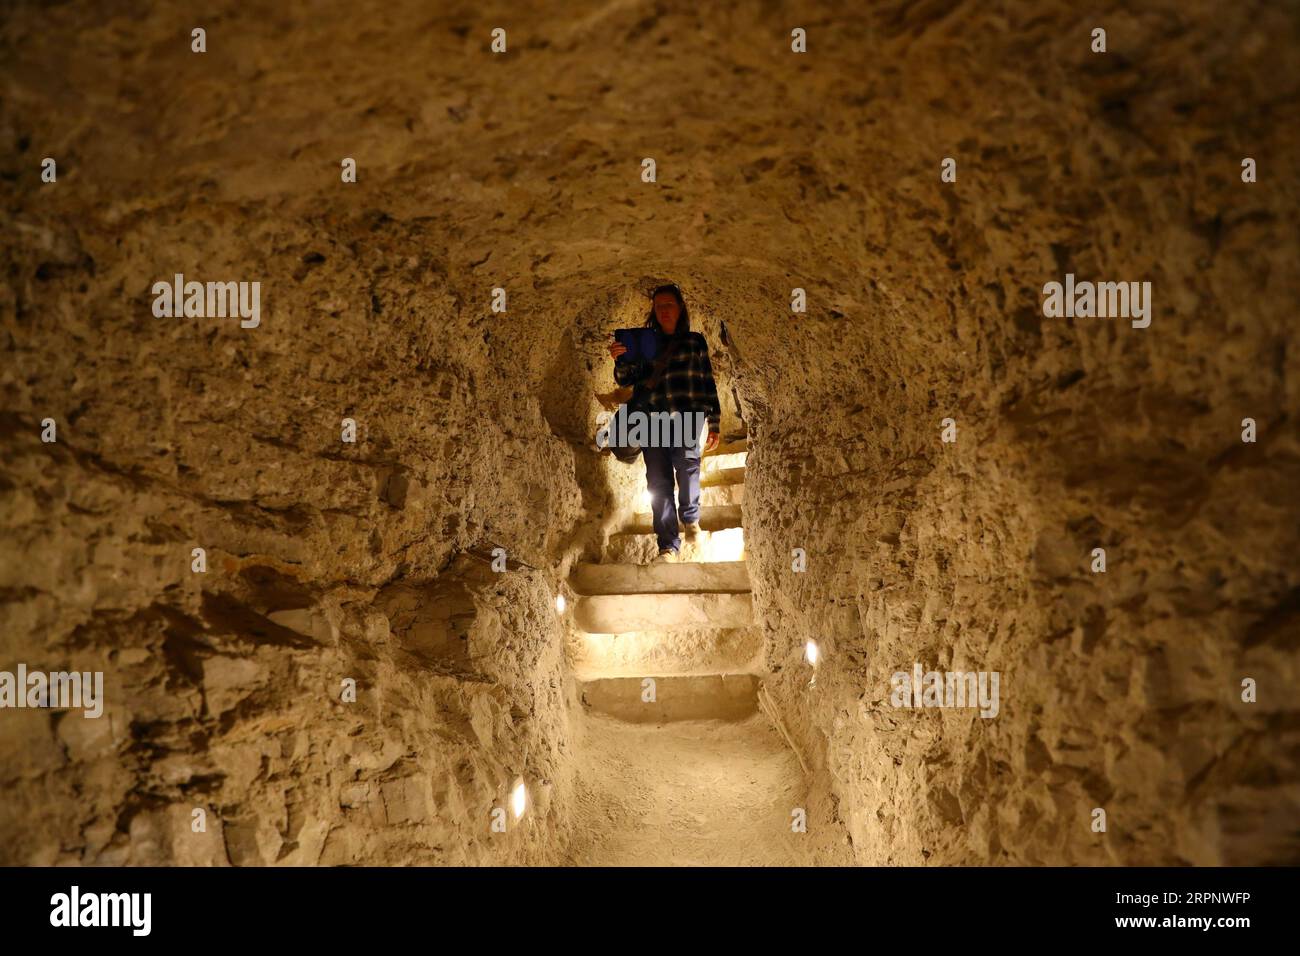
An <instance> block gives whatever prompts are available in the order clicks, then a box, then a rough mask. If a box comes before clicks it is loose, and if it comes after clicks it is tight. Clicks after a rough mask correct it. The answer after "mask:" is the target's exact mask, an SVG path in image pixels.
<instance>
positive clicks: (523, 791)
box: [510, 777, 528, 820]
mask: <svg viewBox="0 0 1300 956" xmlns="http://www.w3.org/2000/svg"><path fill="white" fill-rule="evenodd" d="M527 806H528V787H526V786H525V785H524V778H523V777H516V778H515V784H514V786H513V787H511V788H510V812H511V813H513V814H514V817H515V819H516V820H518V819H519V818H520V817H522V816H523V815H524V810H525V809H526V808H527Z"/></svg>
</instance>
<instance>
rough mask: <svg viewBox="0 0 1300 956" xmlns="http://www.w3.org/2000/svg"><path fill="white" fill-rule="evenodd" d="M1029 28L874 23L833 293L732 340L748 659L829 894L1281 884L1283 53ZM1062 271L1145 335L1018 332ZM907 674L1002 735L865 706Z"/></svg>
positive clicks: (1293, 854) (1048, 18) (1287, 226)
mask: <svg viewBox="0 0 1300 956" xmlns="http://www.w3.org/2000/svg"><path fill="white" fill-rule="evenodd" d="M1038 9H1039V8H1038V7H1037V6H1036V7H1035V11H1037V10H1038ZM1051 10H1052V11H1053V12H1052V13H1049V12H1047V9H1046V8H1044V9H1043V12H1041V13H1038V12H1035V13H1032V14H1031V13H1029V12H1028V11H1027V10H1026V9H1023V8H1018V7H1006V8H998V7H993V8H990V7H988V5H983V4H959V5H945V6H944V8H943V11H942V15H939V16H931V15H928V14H927V11H926V8H924V7H912V8H910V9H904V7H903V6H902V5H897V6H896V5H889V9H887V10H882V11H880V12H879V15H878V17H877V18H876V19H875V25H876V30H874V31H873V33H872V40H871V41H870V47H869V48H870V50H871V55H869V56H867V57H866V62H868V63H871V64H872V65H873V69H872V70H870V71H869V72H870V75H871V79H865V80H864V81H863V85H865V86H867V87H868V89H869V90H870V92H869V93H866V94H864V98H865V99H866V101H867V103H868V105H867V106H866V110H867V112H868V113H869V114H870V115H871V116H872V119H873V120H874V125H873V127H872V137H871V141H870V143H869V144H865V145H864V149H863V152H861V153H860V154H859V155H858V156H857V157H856V158H855V168H856V171H857V175H858V177H859V181H860V183H861V185H862V188H863V190H864V192H865V193H866V194H867V196H869V197H870V199H869V200H868V201H869V203H870V205H871V209H872V211H873V212H875V213H877V214H876V215H870V214H869V215H867V216H865V217H864V219H863V221H862V227H861V228H860V230H858V231H856V233H855V234H854V235H853V238H854V239H856V240H857V243H858V245H859V247H860V248H862V249H865V250H866V252H867V257H866V262H865V263H864V267H863V269H862V286H861V298H860V299H859V300H858V304H857V305H856V307H854V308H853V309H852V310H845V311H846V312H847V313H848V314H846V315H845V316H844V317H843V318H835V319H834V320H833V321H832V320H831V317H828V316H825V315H824V314H823V315H821V316H818V317H817V319H815V320H814V321H812V322H809V323H804V324H802V326H801V327H798V330H797V331H793V332H792V333H791V334H790V338H791V339H793V340H795V341H799V340H807V339H812V340H814V341H815V342H816V344H815V345H812V346H811V347H806V348H805V349H804V350H802V351H800V352H798V353H797V355H796V357H795V358H794V359H793V361H791V359H790V358H789V356H790V354H791V353H790V349H789V348H787V346H786V343H785V342H782V343H770V342H768V341H767V340H759V339H753V340H751V341H749V343H748V346H749V352H750V354H752V355H753V356H754V357H755V365H754V369H753V371H752V372H751V373H749V374H747V375H745V376H744V381H745V382H746V383H749V382H753V383H755V391H756V394H759V395H764V394H766V395H767V396H768V398H767V400H768V401H769V402H770V403H771V406H772V407H771V410H770V415H769V417H768V423H767V424H766V425H765V426H764V427H763V429H762V430H761V432H760V440H759V441H758V443H757V447H758V451H757V452H756V453H755V454H754V455H752V456H751V461H750V465H749V473H750V484H751V487H750V488H749V489H747V497H746V524H747V526H748V528H749V536H750V540H749V547H750V549H751V556H752V560H753V562H754V563H755V565H756V566H757V568H758V569H759V571H758V573H757V574H756V575H755V577H756V578H757V580H758V581H759V582H760V583H759V584H758V585H757V588H758V590H757V600H758V601H759V603H760V605H762V606H765V608H766V613H765V623H766V626H767V628H768V633H769V646H768V653H769V663H770V664H771V665H772V667H773V668H774V669H776V670H778V674H777V680H778V681H779V683H780V686H781V689H782V690H783V692H784V693H783V695H782V696H783V697H784V700H785V702H786V706H787V707H788V708H789V709H790V711H791V712H792V714H793V715H794V717H793V723H795V724H796V725H798V726H800V727H801V728H803V731H804V735H805V736H804V739H805V741H806V745H807V746H808V747H809V748H810V749H811V750H813V751H815V752H817V753H818V754H819V755H820V760H822V761H823V764H822V765H823V766H824V767H825V769H826V771H827V772H828V773H829V774H830V776H831V778H832V779H833V781H834V790H835V792H836V794H837V795H838V797H839V799H840V807H841V813H842V814H843V816H844V818H845V819H846V820H847V822H848V823H849V826H850V830H851V833H852V836H853V840H854V844H855V849H856V853H857V856H858V859H859V860H861V861H863V862H869V863H886V862H889V863H905V864H922V863H926V862H929V863H932V864H934V863H969V862H975V861H994V862H1006V863H1020V864H1025V863H1029V864H1034V863H1070V864H1078V863H1082V864H1106V863H1123V864H1136V863H1145V864H1158V863H1195V864H1220V863H1230V864H1231V863H1266V862H1282V861H1289V862H1295V861H1296V860H1297V858H1300V844H1298V843H1297V842H1296V837H1295V821H1296V819H1297V818H1298V817H1300V766H1298V765H1297V763H1296V756H1295V755H1296V752H1297V751H1296V743H1297V717H1300V713H1298V712H1297V710H1296V700H1297V697H1296V689H1297V683H1298V682H1297V672H1296V668H1297V663H1296V653H1295V652H1296V649H1297V646H1296V635H1297V633H1298V632H1297V618H1296V609H1297V603H1296V601H1297V595H1298V594H1300V591H1298V590H1297V586H1298V585H1300V573H1298V572H1297V571H1296V568H1295V563H1294V560H1293V556H1294V554H1295V553H1296V546H1297V538H1298V534H1297V521H1296V496H1295V490H1294V489H1295V488H1296V487H1300V454H1298V453H1300V444H1297V441H1296V438H1295V423H1296V419H1297V412H1298V411H1300V404H1298V400H1297V399H1298V396H1297V388H1298V387H1300V386H1298V382H1300V379H1298V378H1297V372H1298V371H1300V368H1298V362H1297V355H1296V351H1295V348H1294V344H1293V343H1291V342H1289V341H1288V339H1289V338H1290V337H1291V336H1292V335H1293V334H1294V329H1295V319H1294V315H1293V312H1294V306H1295V303H1296V301H1297V293H1298V292H1300V287H1298V283H1297V270H1296V266H1295V257H1296V251H1297V242H1296V238H1295V235H1294V230H1293V229H1292V228H1291V223H1292V222H1293V221H1294V218H1295V209H1296V198H1297V197H1296V187H1295V183H1294V177H1292V176H1291V170H1290V168H1289V165H1288V162H1289V161H1288V160H1287V158H1286V157H1288V156H1289V155H1291V154H1292V153H1293V151H1294V147H1295V145H1296V139H1295V129H1296V125H1295V92H1296V88H1297V83H1296V78H1297V70H1296V66H1297V61H1296V56H1297V45H1296V38H1297V31H1296V22H1295V20H1294V19H1293V18H1292V17H1291V16H1289V15H1283V14H1281V13H1279V12H1278V11H1276V10H1270V9H1268V8H1267V7H1266V6H1253V5H1246V6H1243V7H1237V8H1233V9H1231V10H1225V9H1222V8H1213V10H1212V8H1211V7H1210V6H1208V5H1199V4H1193V5H1190V6H1189V5H1186V4H1179V5H1177V6H1174V5H1169V6H1164V5H1161V6H1159V7H1157V8H1153V9H1150V10H1148V11H1147V12H1145V13H1141V14H1127V13H1119V12H1118V11H1115V12H1113V13H1107V12H1105V11H1096V12H1094V13H1090V14H1089V15H1088V16H1086V17H1081V16H1072V15H1069V14H1066V13H1064V12H1063V11H1062V10H1061V8H1059V7H1056V6H1053V7H1052V8H1051ZM934 12H935V11H931V13H934ZM1094 25H1102V26H1107V27H1109V28H1110V29H1109V49H1110V52H1109V53H1108V54H1107V55H1106V56H1105V57H1102V56H1097V55H1094V54H1092V53H1091V52H1090V51H1089V48H1088V37H1089V30H1090V29H1091V27H1092V26H1094ZM938 64H943V68H942V69H940V68H938ZM846 95H847V94H846ZM882 101H887V102H888V107H887V108H886V107H884V106H881V105H880V104H881V102H882ZM873 104H874V105H873ZM827 114H828V115H830V114H831V110H830V109H829V108H828V109H827ZM949 155H950V156H954V157H957V158H958V170H959V173H958V178H957V182H955V183H951V184H942V183H940V182H939V177H938V158H939V157H942V156H949ZM1247 156H1250V157H1254V158H1255V159H1256V160H1257V161H1258V162H1259V164H1260V166H1261V168H1263V167H1264V166H1271V167H1273V169H1274V174H1272V175H1270V176H1269V177H1268V178H1267V179H1261V180H1260V182H1259V183H1257V184H1246V183H1243V182H1242V180H1241V178H1240V172H1241V166H1240V163H1241V160H1242V158H1243V157H1247ZM838 175H841V176H845V177H847V176H848V175H850V171H849V170H844V171H842V172H840V173H839V174H838ZM843 238H844V241H845V243H846V245H849V244H851V241H850V238H849V235H848V234H846V235H844V236H843ZM1067 272H1073V273H1075V274H1076V275H1077V276H1078V278H1079V279H1092V280H1106V279H1111V280H1140V279H1142V280H1150V281H1151V282H1152V284H1153V293H1152V300H1153V303H1154V307H1153V317H1152V321H1151V325H1150V327H1149V328H1146V329H1138V328H1133V327H1132V325H1131V324H1130V322H1129V321H1127V320H1126V319H1123V318H1105V319H1103V318H1073V319H1066V318H1057V319H1052V318H1045V317H1044V314H1043V311H1042V308H1041V303H1042V295H1041V289H1042V287H1043V284H1044V283H1045V282H1048V281H1052V280H1056V281H1063V279H1064V276H1065V273H1067ZM742 332H743V330H742ZM742 341H743V340H742ZM777 361H781V362H784V363H785V364H786V368H785V373H784V374H785V377H786V379H787V380H789V379H794V380H797V381H806V382H808V388H807V389H806V390H805V391H803V392H802V393H801V394H798V395H792V394H790V393H789V392H786V391H782V392H781V393H780V394H773V391H772V390H771V389H767V390H766V392H764V390H763V389H762V388H761V387H760V386H761V383H762V382H763V381H764V379H766V378H768V377H769V373H768V369H767V367H766V366H767V363H775V362H777ZM948 417H951V418H952V419H954V420H955V423H956V428H957V432H956V438H957V440H956V441H955V442H954V443H944V442H943V441H942V440H941V439H942V435H941V433H942V425H941V422H942V420H943V419H945V418H948ZM1246 417H1252V418H1254V419H1256V421H1257V422H1258V427H1259V440H1258V442H1257V443H1254V444H1247V443H1243V441H1242V437H1241V436H1242V419H1243V418H1246ZM759 503H762V504H761V505H760V506H759V507H757V508H756V507H755V505H756V504H759ZM795 547H803V548H806V549H807V551H808V570H807V572H806V573H805V574H803V575H798V574H794V573H793V572H792V571H791V558H790V550H791V549H792V548H795ZM1096 547H1101V548H1104V549H1105V550H1106V555H1107V563H1108V566H1107V570H1106V572H1105V573H1104V574H1100V573H1096V574H1094V573H1093V572H1092V562H1093V557H1092V550H1093V549H1094V548H1096ZM810 637H811V638H815V639H816V640H817V641H819V642H820V643H821V646H822V650H823V655H824V660H823V663H822V664H821V665H820V666H819V669H818V677H817V682H816V684H815V685H813V686H811V687H810V686H807V681H808V677H809V667H808V665H807V664H806V663H805V662H804V661H803V660H802V659H801V658H802V655H803V645H804V641H805V640H806V639H807V638H810ZM915 662H920V663H921V664H922V665H923V666H924V669H925V670H926V671H929V670H936V671H943V672H947V671H955V670H966V671H997V672H1000V675H1001V685H1000V688H1001V691H1000V697H1001V701H1000V703H1001V707H1000V712H999V713H998V715H997V716H996V718H993V719H983V718H981V717H979V716H977V715H976V713H975V712H974V711H972V710H967V709H960V710H959V709H952V710H947V709H930V710H926V709H921V710H915V709H913V710H906V709H901V708H897V707H894V706H892V705H891V703H890V695H891V690H892V688H891V675H892V674H893V673H894V672H896V671H907V672H910V671H912V669H913V665H914V663H915ZM1247 677H1250V678H1253V679H1255V680H1256V681H1257V682H1258V688H1259V691H1258V692H1259V699H1258V702H1256V703H1245V702H1243V700H1242V683H1241V682H1242V680H1243V678H1247ZM1095 808H1101V809H1103V810H1105V811H1106V814H1107V832H1105V833H1097V832H1094V831H1093V829H1092V824H1093V822H1094V816H1093V810H1094V809H1095Z"/></svg>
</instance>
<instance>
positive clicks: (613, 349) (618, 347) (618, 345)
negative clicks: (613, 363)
mask: <svg viewBox="0 0 1300 956" xmlns="http://www.w3.org/2000/svg"><path fill="white" fill-rule="evenodd" d="M626 351H627V346H626V345H624V344H623V343H622V342H620V341H618V340H617V339H615V340H614V341H613V342H610V343H609V357H610V358H612V359H617V358H618V357H619V356H620V355H622V354H623V353H624V352H626Z"/></svg>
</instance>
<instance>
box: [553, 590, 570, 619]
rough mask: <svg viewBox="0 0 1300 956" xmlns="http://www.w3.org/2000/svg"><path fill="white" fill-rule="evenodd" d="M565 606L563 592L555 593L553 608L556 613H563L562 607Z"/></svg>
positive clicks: (566, 604)
mask: <svg viewBox="0 0 1300 956" xmlns="http://www.w3.org/2000/svg"><path fill="white" fill-rule="evenodd" d="M567 606H568V602H567V601H565V600H564V595H563V594H557V595H555V610H556V613H558V614H563V613H564V609H565V608H566V607H567Z"/></svg>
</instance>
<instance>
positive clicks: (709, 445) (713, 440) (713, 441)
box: [704, 431, 721, 451]
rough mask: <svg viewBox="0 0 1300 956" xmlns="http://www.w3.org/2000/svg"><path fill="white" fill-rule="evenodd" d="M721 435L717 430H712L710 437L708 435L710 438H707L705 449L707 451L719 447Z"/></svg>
mask: <svg viewBox="0 0 1300 956" xmlns="http://www.w3.org/2000/svg"><path fill="white" fill-rule="evenodd" d="M720 437H721V436H720V435H719V434H718V433H717V432H715V431H711V432H709V437H708V439H707V440H705V442H704V450H705V451H713V449H715V448H717V447H718V439H719V438H720Z"/></svg>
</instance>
